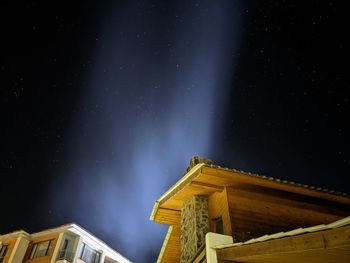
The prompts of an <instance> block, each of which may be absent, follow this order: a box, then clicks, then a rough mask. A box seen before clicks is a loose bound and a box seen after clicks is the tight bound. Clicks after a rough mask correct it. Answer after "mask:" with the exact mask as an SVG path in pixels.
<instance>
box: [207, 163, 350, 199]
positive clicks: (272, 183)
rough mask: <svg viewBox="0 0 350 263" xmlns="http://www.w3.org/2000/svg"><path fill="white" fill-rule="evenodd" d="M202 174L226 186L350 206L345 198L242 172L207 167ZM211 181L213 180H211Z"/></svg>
mask: <svg viewBox="0 0 350 263" xmlns="http://www.w3.org/2000/svg"><path fill="white" fill-rule="evenodd" d="M202 174H206V175H210V176H213V177H216V178H218V180H222V181H223V183H225V184H226V186H229V185H228V182H229V181H231V182H232V183H233V184H235V182H236V183H244V184H251V185H258V186H263V187H268V188H273V189H278V190H281V191H286V192H291V193H298V194H303V195H307V196H312V197H316V198H320V199H325V200H330V201H335V202H339V203H343V204H350V198H349V197H347V196H342V195H336V194H332V193H328V192H322V191H317V190H315V189H310V188H308V187H303V186H302V185H297V184H290V183H283V182H278V181H276V180H269V179H267V178H262V177H260V176H254V175H250V174H248V173H244V172H238V171H232V170H225V169H222V168H213V167H209V166H203V167H202ZM213 180H215V179H214V178H213Z"/></svg>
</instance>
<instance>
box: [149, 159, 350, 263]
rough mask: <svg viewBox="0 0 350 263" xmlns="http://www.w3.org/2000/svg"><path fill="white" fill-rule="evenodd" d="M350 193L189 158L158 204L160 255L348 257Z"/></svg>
mask: <svg viewBox="0 0 350 263" xmlns="http://www.w3.org/2000/svg"><path fill="white" fill-rule="evenodd" d="M349 215H350V198H349V195H347V194H344V193H338V192H333V191H330V190H327V189H321V188H315V187H312V186H307V185H300V184H297V183H294V182H287V181H282V180H279V179H274V178H269V177H265V176H259V175H256V174H250V173H245V172H242V171H237V170H234V169H228V168H222V167H219V166H215V165H212V163H211V161H210V160H207V159H203V158H199V157H194V158H192V160H191V162H190V165H189V167H188V168H187V171H186V173H185V175H184V176H183V177H182V178H181V179H180V180H179V181H178V182H177V183H176V184H175V185H173V186H172V187H171V188H170V189H169V190H168V191H166V192H165V193H164V194H163V195H162V196H161V197H160V198H159V199H158V200H157V201H156V202H155V204H154V208H153V211H152V214H151V220H153V221H154V222H157V223H161V224H167V225H169V230H168V233H167V235H166V237H165V239H164V242H163V246H162V248H161V251H160V254H159V257H158V262H160V263H163V262H166V263H171V262H181V263H187V262H196V263H199V262H207V263H214V262H247V263H248V262H251V263H253V262H254V263H259V262H264V263H266V262H288V263H289V262H338V263H342V262H344V263H345V262H350V217H349Z"/></svg>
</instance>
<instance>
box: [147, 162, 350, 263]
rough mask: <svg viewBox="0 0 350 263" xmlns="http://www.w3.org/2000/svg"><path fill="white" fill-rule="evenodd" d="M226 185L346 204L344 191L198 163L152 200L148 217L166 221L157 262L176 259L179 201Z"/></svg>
mask: <svg viewBox="0 0 350 263" xmlns="http://www.w3.org/2000/svg"><path fill="white" fill-rule="evenodd" d="M230 187H233V188H234V189H236V190H239V189H241V190H242V189H243V190H247V189H248V190H249V191H250V192H259V191H260V192H266V191H269V189H270V190H273V191H280V192H281V193H290V194H295V195H298V196H299V195H300V196H306V197H311V198H315V199H320V200H324V201H330V202H334V203H337V204H341V205H345V206H348V205H350V198H349V197H348V196H347V194H343V193H339V192H338V193H335V192H333V191H328V190H325V189H321V188H315V187H310V186H307V185H301V184H296V183H293V182H288V181H283V180H279V179H274V178H271V177H266V176H259V175H256V174H250V173H245V172H242V171H237V170H233V169H227V168H222V167H219V166H214V165H208V164H204V163H200V164H197V165H195V166H194V167H193V168H192V169H191V170H189V171H188V172H187V173H186V174H185V175H184V176H183V177H182V178H181V179H180V180H179V181H178V182H177V183H176V184H174V185H173V186H172V187H171V188H170V189H169V190H168V191H167V192H165V193H164V194H163V195H162V196H161V197H160V198H159V199H158V200H157V201H156V202H155V204H154V207H153V210H152V214H151V217H150V219H151V220H152V221H154V222H157V223H160V224H167V225H170V227H169V231H168V234H167V236H166V238H165V240H164V243H163V246H162V249H161V252H160V255H159V258H158V262H159V263H161V262H167V263H171V262H178V261H179V258H180V232H181V231H180V229H181V207H182V203H183V202H184V201H185V200H187V199H188V198H190V197H192V196H194V195H205V196H209V195H211V194H213V193H215V192H222V191H224V190H225V188H230ZM231 189H232V188H231Z"/></svg>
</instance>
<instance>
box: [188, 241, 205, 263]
mask: <svg viewBox="0 0 350 263" xmlns="http://www.w3.org/2000/svg"><path fill="white" fill-rule="evenodd" d="M190 262H191V263H206V262H207V260H206V256H205V244H203V245H202V246H201V247H200V248H199V249H198V251H197V253H196V255H195V256H194V257H193V259H192V260H191V261H190Z"/></svg>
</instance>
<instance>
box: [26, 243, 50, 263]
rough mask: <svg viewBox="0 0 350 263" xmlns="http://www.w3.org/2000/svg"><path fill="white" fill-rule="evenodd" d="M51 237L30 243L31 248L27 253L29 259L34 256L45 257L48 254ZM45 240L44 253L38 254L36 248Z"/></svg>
mask: <svg viewBox="0 0 350 263" xmlns="http://www.w3.org/2000/svg"><path fill="white" fill-rule="evenodd" d="M52 240H53V239H49V240H43V241H40V242H35V243H33V245H32V249H31V251H30V254H29V259H34V258H41V257H47V256H48V255H49V251H50V247H51V243H52ZM46 242H47V247H46V248H45V253H44V254H40V253H39V251H40V250H38V247H39V246H40V245H42V244H43V243H46Z"/></svg>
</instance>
